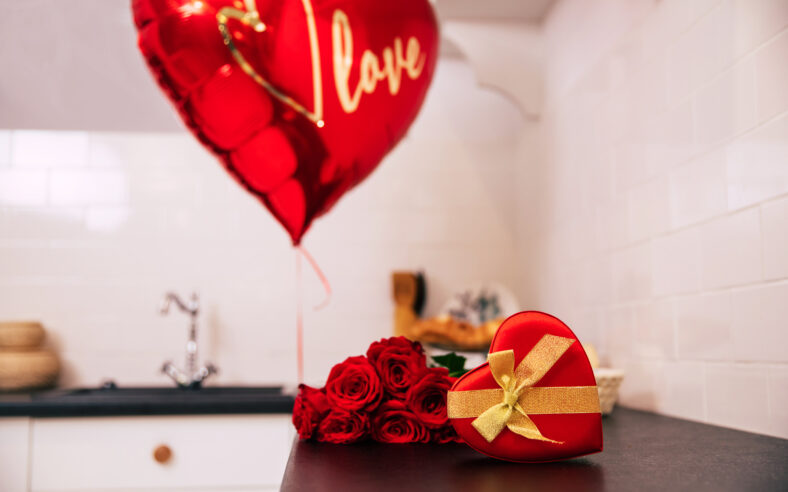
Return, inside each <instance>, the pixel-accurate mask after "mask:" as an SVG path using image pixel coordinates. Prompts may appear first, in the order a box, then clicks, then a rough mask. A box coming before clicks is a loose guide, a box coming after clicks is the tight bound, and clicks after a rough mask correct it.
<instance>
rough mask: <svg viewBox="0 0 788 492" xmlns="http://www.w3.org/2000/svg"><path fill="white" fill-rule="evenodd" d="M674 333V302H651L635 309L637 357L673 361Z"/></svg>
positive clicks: (634, 352)
mask: <svg viewBox="0 0 788 492" xmlns="http://www.w3.org/2000/svg"><path fill="white" fill-rule="evenodd" d="M674 333H675V313H674V303H673V301H670V300H668V301H659V302H651V303H646V304H642V305H639V306H636V307H635V335H634V347H633V354H634V355H635V356H637V357H649V358H662V359H672V358H673V357H674V355H675V340H674V339H675V337H674Z"/></svg>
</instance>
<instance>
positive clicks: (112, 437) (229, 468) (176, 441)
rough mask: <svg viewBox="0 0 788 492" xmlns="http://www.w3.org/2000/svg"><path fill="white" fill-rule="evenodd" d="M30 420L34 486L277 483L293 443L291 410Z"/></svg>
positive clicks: (262, 485) (82, 487)
mask: <svg viewBox="0 0 788 492" xmlns="http://www.w3.org/2000/svg"><path fill="white" fill-rule="evenodd" d="M32 425H33V432H32V435H33V438H32V480H31V482H32V483H31V489H32V490H34V491H61V490H64V491H65V490H91V489H92V490H96V489H101V490H108V489H121V488H122V489H146V488H168V487H181V488H201V489H209V488H230V487H258V488H267V487H278V486H279V483H280V481H281V479H282V474H283V473H284V469H285V465H286V463H287V457H288V454H289V450H290V444H291V440H290V437H291V431H290V427H291V424H290V416H289V415H276V416H270V415H233V416H200V417H192V416H188V417H186V416H172V417H169V416H168V417H123V418H115V417H113V418H78V419H40V420H35V421H34V422H33V424H32ZM157 449H158V453H157V452H156V450H157ZM167 451H169V453H168V452H167ZM154 455H157V457H158V459H159V460H160V461H164V463H161V462H159V461H157V459H156V457H155V456H154ZM168 455H169V456H168Z"/></svg>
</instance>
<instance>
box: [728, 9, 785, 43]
mask: <svg viewBox="0 0 788 492" xmlns="http://www.w3.org/2000/svg"><path fill="white" fill-rule="evenodd" d="M723 3H724V4H726V7H727V8H728V10H729V15H730V18H729V21H730V22H732V25H729V26H725V27H728V28H729V29H730V31H729V33H730V35H732V38H733V39H732V49H733V52H734V54H735V56H742V55H745V54H747V53H749V52H750V51H752V50H753V49H755V48H757V47H758V46H760V45H761V44H762V43H763V42H764V41H766V40H768V39H769V38H771V37H772V36H774V35H775V34H777V33H778V32H780V31H781V30H783V29H784V28H785V27H786V26H788V6H786V4H785V1H783V0H724V2H723Z"/></svg>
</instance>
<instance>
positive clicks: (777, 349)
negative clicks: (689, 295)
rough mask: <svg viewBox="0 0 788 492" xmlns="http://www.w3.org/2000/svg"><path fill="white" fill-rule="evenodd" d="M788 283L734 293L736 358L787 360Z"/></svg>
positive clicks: (732, 326) (733, 313)
mask: <svg viewBox="0 0 788 492" xmlns="http://www.w3.org/2000/svg"><path fill="white" fill-rule="evenodd" d="M786 320H788V283H786V282H783V283H779V284H767V285H764V286H763V287H753V288H747V289H742V290H736V291H734V292H732V293H731V341H732V345H733V346H732V350H733V354H732V355H733V358H734V359H735V360H748V361H770V362H771V361H774V362H778V361H784V360H785V353H786V349H785V348H786V347H788V330H786Z"/></svg>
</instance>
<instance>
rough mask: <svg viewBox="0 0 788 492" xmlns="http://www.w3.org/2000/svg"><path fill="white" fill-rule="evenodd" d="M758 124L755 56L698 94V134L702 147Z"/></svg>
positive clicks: (709, 145)
mask: <svg viewBox="0 0 788 492" xmlns="http://www.w3.org/2000/svg"><path fill="white" fill-rule="evenodd" d="M709 42H712V43H714V42H715V41H714V40H709ZM757 123H758V101H757V90H756V84H755V60H754V59H752V58H749V59H746V60H743V61H741V62H739V63H737V64H736V65H735V66H734V67H733V68H732V69H730V70H728V71H726V72H725V73H723V74H722V75H721V76H720V77H719V78H716V79H715V80H714V81H713V82H712V83H711V84H710V85H708V86H706V87H703V88H702V89H701V90H700V91H699V92H698V94H697V96H696V99H695V135H696V139H697V144H698V146H699V147H700V148H701V149H707V148H710V147H711V146H712V145H714V144H717V143H719V142H722V141H724V140H726V139H728V138H731V137H733V136H735V135H738V134H740V133H742V132H744V131H746V130H749V129H750V128H753V127H754V126H755V125H756V124H757Z"/></svg>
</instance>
